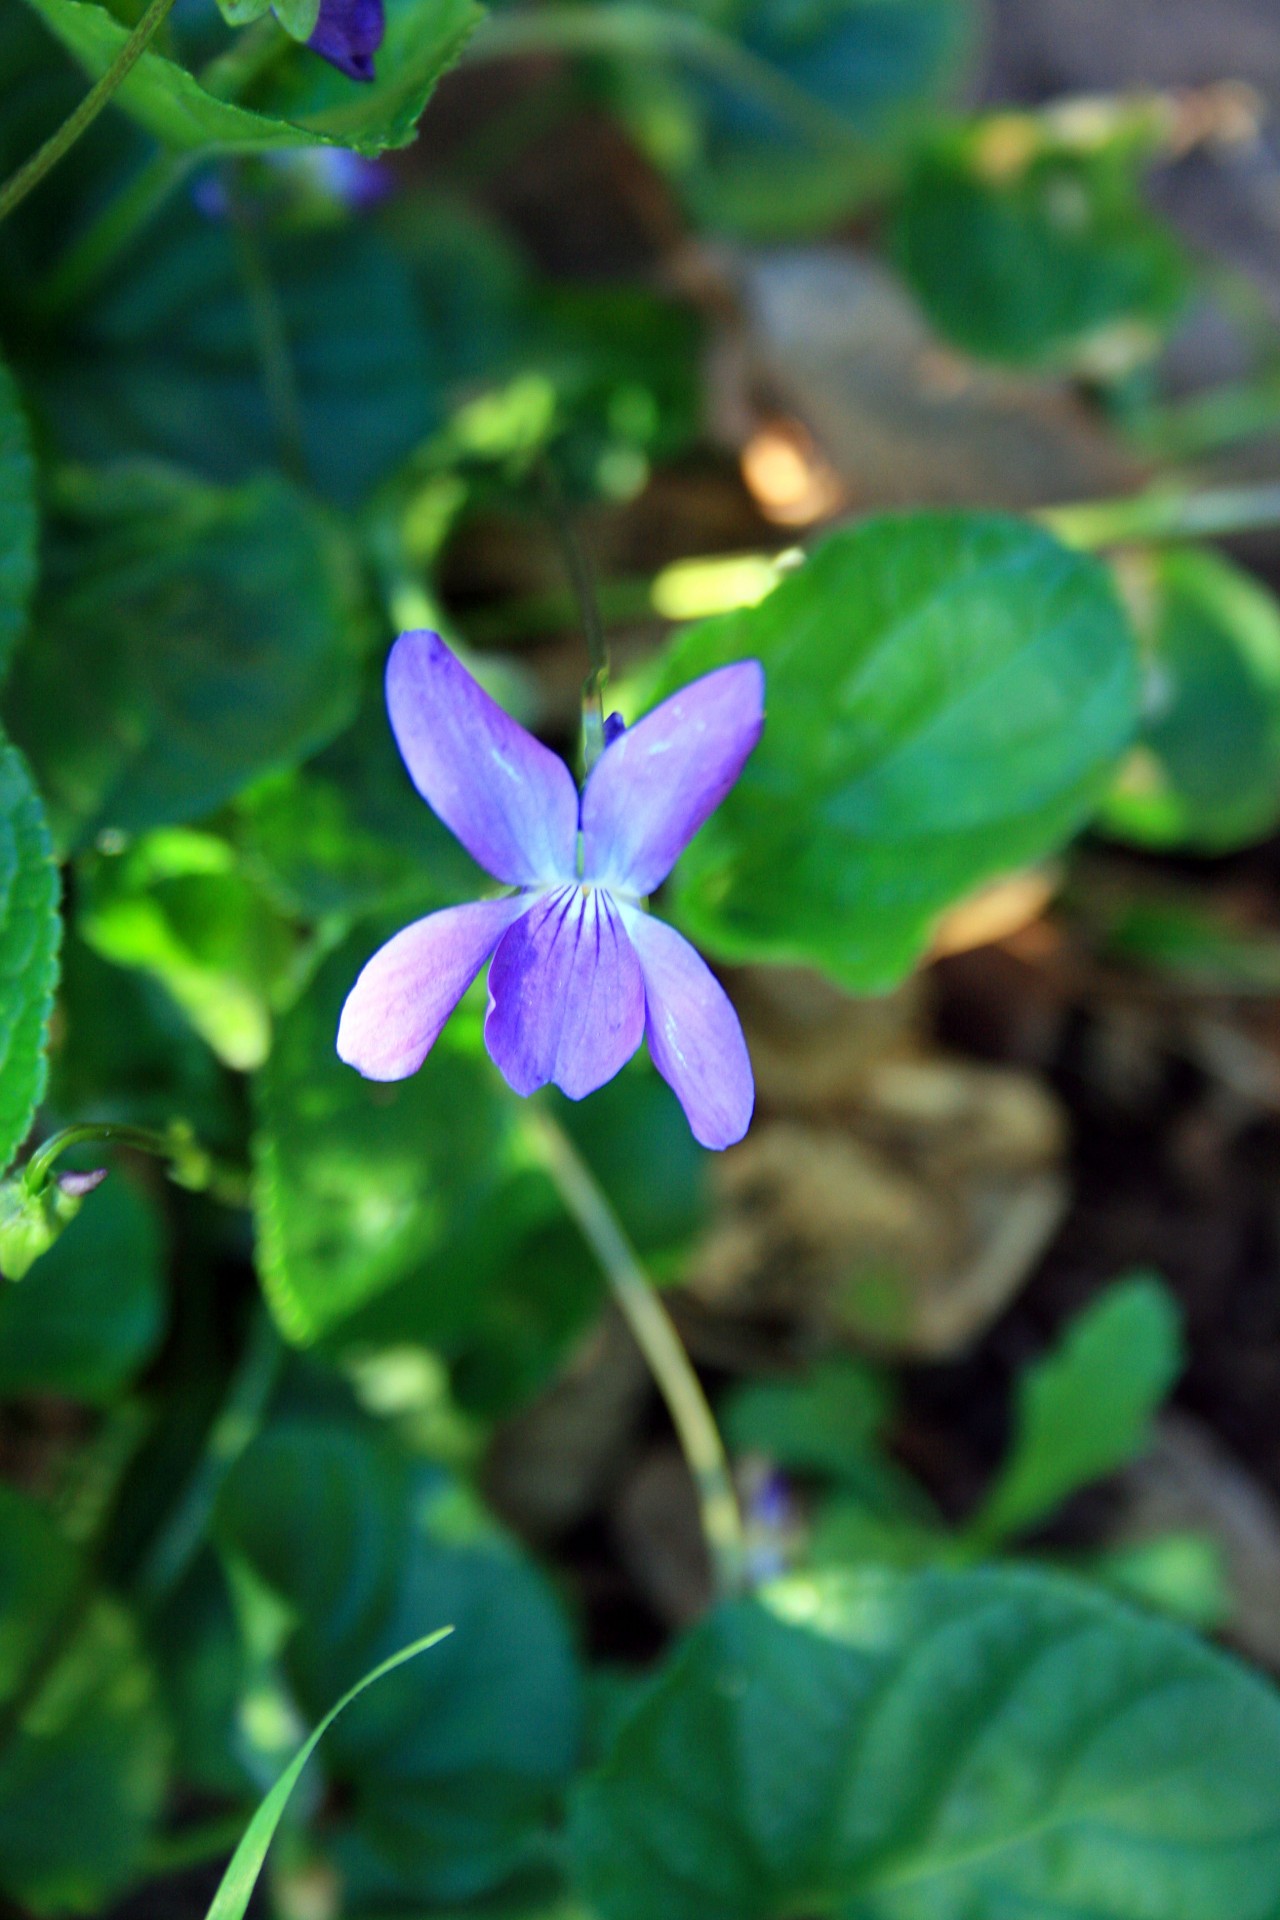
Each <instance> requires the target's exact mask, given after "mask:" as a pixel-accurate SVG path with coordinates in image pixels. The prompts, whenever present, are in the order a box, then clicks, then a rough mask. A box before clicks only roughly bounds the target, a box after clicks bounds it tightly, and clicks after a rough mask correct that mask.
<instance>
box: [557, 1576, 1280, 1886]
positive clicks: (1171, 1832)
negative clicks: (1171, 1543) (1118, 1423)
mask: <svg viewBox="0 0 1280 1920" xmlns="http://www.w3.org/2000/svg"><path fill="white" fill-rule="evenodd" d="M572 1835H573V1851H574V1856H575V1859H576V1862H577V1872H578V1880H579V1885H580V1887H581V1890H582V1891H583V1893H584V1894H585V1895H586V1897H587V1899H588V1901H589V1902H590V1904H591V1905H592V1906H593V1908H594V1909H595V1911H596V1912H598V1914H599V1915H600V1920H686V1916H687V1920H755V1917H756V1916H759V1920H766V1916H774V1915H778V1914H784V1913H785V1914H792V1913H795V1914H801V1913H833V1914H837V1915H841V1916H844V1920H959V1916H961V1915H963V1916H964V1920H1033V1916H1034V1920H1042V1916H1048V1915H1049V1914H1055V1915H1057V1914H1062V1915H1064V1916H1065V1915H1066V1914H1068V1913H1069V1914H1070V1915H1071V1916H1072V1920H1153V1916H1156V1915H1159V1920H1219V1917H1220V1916H1221V1915H1222V1914H1224V1913H1230V1914H1233V1915H1238V1916H1241V1920H1264V1917H1265V1916H1266V1915H1268V1914H1269V1913H1271V1912H1272V1911H1273V1909H1274V1907H1275V1905H1276V1902H1277V1900H1280V1700H1277V1697H1276V1695H1275V1693H1274V1691H1273V1690H1272V1689H1271V1687H1269V1686H1268V1685H1267V1684H1266V1683H1265V1682H1263V1681H1262V1680H1260V1679H1258V1678H1256V1677H1255V1676H1254V1675H1252V1674H1251V1673H1249V1672H1248V1671H1247V1670H1246V1669H1245V1668H1243V1667H1240V1666H1237V1665H1235V1664H1234V1663H1233V1662H1231V1661H1229V1660H1227V1659H1224V1658H1223V1657H1222V1656H1221V1655H1220V1654H1218V1653H1215V1652H1211V1651H1210V1650H1209V1649H1208V1648H1206V1647H1205V1646H1203V1645H1202V1644H1200V1643H1199V1642H1197V1641H1196V1640H1194V1639H1192V1638H1190V1637H1189V1636H1188V1635H1186V1634H1184V1633H1183V1632H1181V1631H1180V1630H1178V1629H1176V1628H1173V1627H1171V1626H1169V1625H1167V1624H1165V1623H1163V1622H1159V1621H1156V1620H1154V1619H1151V1618H1146V1617H1142V1616H1140V1615H1136V1614H1133V1613H1130V1612H1128V1611H1127V1610H1125V1609H1124V1608H1122V1607H1120V1606H1118V1605H1116V1604H1115V1603H1114V1602H1112V1601H1110V1600H1108V1599H1105V1598H1103V1597H1102V1596H1100V1595H1099V1594H1097V1593H1095V1592H1092V1591H1090V1590H1088V1589H1086V1588H1083V1587H1078V1586H1075V1585H1072V1584H1069V1583H1068V1582H1066V1581H1063V1580H1060V1579H1056V1578H1053V1577H1049V1576H1046V1575H1041V1574H1031V1573H1028V1572H1023V1571H1018V1572H1015V1571H1012V1570H1000V1571H996V1570H994V1569H992V1570H985V1571H983V1572H980V1573H962V1574H956V1573H936V1572H935V1573H928V1574H924V1575H919V1576H916V1577H914V1578H912V1577H903V1576H901V1575H894V1574H890V1573H886V1572H884V1571H869V1572H865V1573H860V1574H857V1575H845V1576H841V1575H837V1574H832V1575H829V1576H826V1577H825V1578H822V1579H819V1580H813V1581H809V1580H799V1579H798V1580H794V1581H791V1582H787V1583H785V1584H783V1585H782V1586H780V1587H778V1588H776V1589H774V1590H773V1592H772V1593H771V1594H770V1595H767V1596H764V1597H762V1598H761V1599H758V1600H750V1601H744V1602H740V1603H737V1604H736V1605H732V1606H729V1607H725V1608H722V1609H721V1610H720V1611H719V1612H718V1613H717V1614H715V1615H713V1616H712V1617H711V1618H710V1619H709V1620H708V1621H706V1622H705V1623H704V1624H703V1625H702V1626H701V1627H699V1628H697V1629H695V1631H694V1632H693V1634H692V1635H691V1636H690V1637H689V1638H688V1639H687V1640H686V1641H685V1642H684V1643H683V1645H682V1646H681V1647H679V1648H678V1649H677V1651H676V1652H675V1654H674V1655H673V1656H672V1657H671V1658H670V1659H669V1660H668V1662H667V1664H666V1666H665V1668H664V1669H663V1671H662V1672H661V1674H660V1675H659V1677H658V1679H657V1680H656V1681H655V1683H654V1685H653V1687H652V1689H651V1690H650V1692H649V1694H648V1695H647V1697H646V1698H645V1699H644V1700H643V1702H642V1703H641V1705H640V1706H639V1707H637V1708H636V1709H635V1711H634V1712H633V1713H632V1714H631V1716H630V1718H629V1719H628V1720H626V1721H625V1722H624V1724H623V1726H622V1729H621V1731H620V1732H619V1734H618V1735H617V1737H616V1739H615V1741H614V1744H613V1748H612V1750H611V1752H610V1753H609V1754H608V1756H607V1757H606V1759H605V1760H604V1762H603V1764H602V1765H601V1766H600V1767H599V1768H598V1769H597V1770H596V1771H595V1772H594V1773H593V1774H592V1775H589V1776H588V1777H587V1778H586V1780H585V1781H584V1782H583V1783H582V1785H581V1786H580V1788H579V1789H578V1792H577V1795H576V1804H575V1807H574V1816H573V1827H572Z"/></svg>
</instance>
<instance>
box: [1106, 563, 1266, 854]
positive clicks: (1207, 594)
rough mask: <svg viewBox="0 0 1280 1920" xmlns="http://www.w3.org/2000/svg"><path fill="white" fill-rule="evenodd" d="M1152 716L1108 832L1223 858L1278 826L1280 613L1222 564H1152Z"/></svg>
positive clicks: (1250, 579)
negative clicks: (1217, 855)
mask: <svg viewBox="0 0 1280 1920" xmlns="http://www.w3.org/2000/svg"><path fill="white" fill-rule="evenodd" d="M1143 584H1144V588H1145V589H1146V593H1147V595H1148V596H1149V598H1150V599H1151V601H1152V602H1153V603H1154V636H1153V642H1152V657H1151V664H1150V669H1149V675H1148V679H1149V687H1148V697H1147V703H1146V704H1147V715H1146V718H1145V719H1144V723H1143V728H1142V732H1141V735H1140V737H1139V743H1138V745H1137V746H1136V747H1135V748H1134V751H1133V753H1132V755H1131V756H1130V758H1129V760H1128V761H1127V762H1126V764H1125V765H1124V766H1123V767H1122V768H1121V770H1120V775H1119V777H1118V779H1117V782H1116V785H1115V787H1114V789H1113V790H1112V793H1111V795H1110V797H1109V798H1108V800H1107V804H1106V808H1105V811H1104V815H1103V820H1104V824H1105V825H1106V826H1107V828H1108V829H1109V830H1110V831H1111V832H1112V833H1115V834H1118V835H1119V836H1120V837H1121V838H1122V839H1125V840H1132V841H1135V842H1136V843H1137V844H1138V845H1139V846H1147V847H1190V848H1194V849H1196V850H1197V851H1201V852H1206V853H1223V852H1228V851H1230V850H1231V849H1232V848H1235V847H1239V846H1247V845H1248V844H1249V843H1250V842H1251V841H1254V840H1261V839H1263V838H1265V836H1266V835H1267V834H1269V833H1270V832H1272V830H1273V829H1274V827H1275V825H1276V823H1277V821H1280V604H1277V602H1276V599H1275V597H1274V595H1272V594H1271V593H1269V592H1268V590H1267V588H1266V587H1264V586H1263V585H1262V583H1261V582H1260V581H1259V580H1258V579H1256V578H1255V576H1254V575H1252V574H1249V573H1246V572H1245V571H1244V570H1243V568H1241V567H1237V566H1235V565H1233V563H1232V562H1231V561H1230V560H1227V559H1226V558H1224V557H1223V555H1221V554H1218V553H1212V552H1209V551H1208V550H1206V549H1201V548H1194V547H1188V548H1184V549H1181V550H1176V549H1175V550H1173V551H1171V552H1165V553H1161V554H1158V555H1153V556H1152V557H1151V560H1150V563H1149V573H1148V575H1147V577H1146V578H1145V579H1144V583H1143Z"/></svg>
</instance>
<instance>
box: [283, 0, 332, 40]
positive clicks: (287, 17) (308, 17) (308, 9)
mask: <svg viewBox="0 0 1280 1920" xmlns="http://www.w3.org/2000/svg"><path fill="white" fill-rule="evenodd" d="M271 11H272V12H273V13H274V14H275V17H276V19H277V20H278V21H279V22H280V25H281V26H282V27H283V28H284V30H285V32H286V33H287V34H288V36H289V38H290V39H291V40H302V41H307V40H309V39H310V38H311V36H312V34H313V33H314V32H315V30H316V21H317V19H318V18H319V16H320V0H273V4H272V8H271Z"/></svg>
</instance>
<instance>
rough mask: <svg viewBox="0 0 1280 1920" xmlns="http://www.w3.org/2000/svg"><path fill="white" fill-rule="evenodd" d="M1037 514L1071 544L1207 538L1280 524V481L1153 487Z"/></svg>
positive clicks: (1108, 544) (1095, 545)
mask: <svg viewBox="0 0 1280 1920" xmlns="http://www.w3.org/2000/svg"><path fill="white" fill-rule="evenodd" d="M1034 518H1035V519H1037V520H1039V521H1040V522H1041V524H1042V525H1043V526H1046V527H1048V529H1049V531H1050V533H1053V534H1056V535H1057V537H1058V539H1059V540H1061V541H1063V542H1064V543H1065V544H1066V545H1067V546H1069V547H1084V548H1088V549H1094V548H1098V547H1123V546H1133V545H1140V544H1141V543H1142V542H1144V541H1148V540H1204V539H1211V538H1214V537H1215V536H1217V537H1221V536H1223V535H1226V534H1233V533H1258V532H1261V531H1263V530H1265V529H1268V528H1271V527H1280V481H1274V480H1273V481H1268V482H1266V483H1265V484H1263V485H1261V486H1256V487H1209V488H1206V489H1203V490H1201V491H1197V490H1196V489H1195V488H1193V487H1189V486H1160V487H1152V488H1150V489H1149V490H1148V491H1147V492H1145V493H1136V494H1132V495H1130V496H1129V497H1128V498H1125V499H1118V500H1083V501H1080V502H1078V503H1076V504H1073V505H1071V506H1063V507H1042V508H1041V509H1040V511H1039V512H1038V513H1036V514H1035V515H1034Z"/></svg>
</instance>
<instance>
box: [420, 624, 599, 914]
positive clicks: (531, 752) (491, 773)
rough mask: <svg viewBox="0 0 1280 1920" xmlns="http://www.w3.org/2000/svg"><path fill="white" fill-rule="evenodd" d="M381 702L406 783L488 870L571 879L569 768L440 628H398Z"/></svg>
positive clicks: (538, 880) (574, 805)
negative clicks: (474, 672) (492, 691)
mask: <svg viewBox="0 0 1280 1920" xmlns="http://www.w3.org/2000/svg"><path fill="white" fill-rule="evenodd" d="M387 711H388V713H389V714H390V716H391V726H392V730H393V731H394V733H395V736H396V742H397V744H398V746H399V748H400V752H401V753H402V755H403V756H404V763H405V765H406V767H407V768H408V769H409V777H410V779H411V780H412V781H413V784H414V786H415V787H416V788H417V789H418V792H419V793H420V794H421V795H422V797H423V799H424V800H425V801H426V803H427V805H428V806H429V807H430V808H431V809H432V811H433V812H435V813H438V814H439V816H440V818H441V819H442V820H443V821H444V824H445V825H446V827H448V829H449V831H450V832H451V833H453V834H455V835H456V836H457V838H458V839H459V840H461V842H462V844H463V846H464V847H465V848H466V850H467V852H468V853H469V854H470V855H471V856H472V858H473V859H475V860H478V861H479V862H480V865H481V866H482V867H484V868H486V869H487V871H488V872H489V873H491V874H493V876H494V878H495V879H497V880H504V881H505V882H506V883H507V885H508V886H513V887H532V886H544V885H547V884H548V883H550V884H553V885H554V884H555V882H557V881H562V880H571V879H572V878H573V876H574V873H575V871H576V862H575V855H576V851H577V834H578V790H577V788H576V786H575V785H574V782H573V775H572V774H571V773H570V771H569V769H568V767H566V765H565V763H564V761H563V760H562V759H561V758H560V756H559V755H558V754H555V753H552V751H551V749H550V748H549V747H544V746H543V744H542V742H541V741H540V740H535V739H534V737H533V735H532V734H531V733H526V731H525V729H524V728H523V727H522V726H521V725H520V724H519V722H518V721H516V720H513V719H512V718H511V715H510V714H509V713H504V712H503V711H502V708H501V707H500V706H499V705H498V703H497V701H496V700H491V699H490V698H489V695H488V694H487V693H486V692H485V691H484V688H483V687H481V686H479V685H478V684H477V682H476V681H475V680H473V679H472V677H471V675H470V674H469V673H468V672H467V670H466V668H465V667H464V666H463V665H462V664H461V662H460V661H458V660H455V658H454V656H453V655H452V654H451V653H450V651H449V649H448V647H446V645H445V644H444V641H443V640H442V639H441V638H440V636H439V634H437V633H426V632H421V633H402V634H401V635H400V638H399V639H398V640H397V641H396V643H395V645H394V647H392V649H391V657H390V659H389V660H388V661H387Z"/></svg>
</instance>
